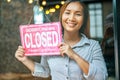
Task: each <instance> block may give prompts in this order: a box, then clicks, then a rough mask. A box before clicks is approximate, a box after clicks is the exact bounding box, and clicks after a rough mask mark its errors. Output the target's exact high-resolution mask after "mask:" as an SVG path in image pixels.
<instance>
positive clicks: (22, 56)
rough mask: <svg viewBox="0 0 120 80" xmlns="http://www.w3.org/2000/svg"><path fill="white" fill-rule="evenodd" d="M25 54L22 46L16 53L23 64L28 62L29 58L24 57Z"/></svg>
mask: <svg viewBox="0 0 120 80" xmlns="http://www.w3.org/2000/svg"><path fill="white" fill-rule="evenodd" d="M24 53H25V50H24V48H23V47H22V46H18V49H17V50H16V52H15V57H16V58H17V59H18V60H19V61H21V62H24V61H26V59H27V57H26V56H25V55H24Z"/></svg>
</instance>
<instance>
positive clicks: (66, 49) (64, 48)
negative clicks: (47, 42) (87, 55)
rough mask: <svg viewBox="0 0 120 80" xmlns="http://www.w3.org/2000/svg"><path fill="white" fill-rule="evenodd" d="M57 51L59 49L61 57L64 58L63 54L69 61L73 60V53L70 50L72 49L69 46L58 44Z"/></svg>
mask: <svg viewBox="0 0 120 80" xmlns="http://www.w3.org/2000/svg"><path fill="white" fill-rule="evenodd" d="M58 47H59V49H60V54H61V55H62V56H64V55H65V54H66V55H67V56H68V57H70V58H71V59H72V58H73V56H74V54H75V52H74V51H73V50H72V48H71V47H70V45H68V44H66V43H60V44H59V45H58Z"/></svg>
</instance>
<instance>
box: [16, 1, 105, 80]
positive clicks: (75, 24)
mask: <svg viewBox="0 0 120 80" xmlns="http://www.w3.org/2000/svg"><path fill="white" fill-rule="evenodd" d="M87 19H88V11H87V10H86V8H85V6H84V5H83V3H81V2H80V1H78V0H73V1H68V2H66V3H65V4H64V5H63V6H62V7H61V10H60V22H61V25H62V28H63V42H61V43H60V44H59V45H58V47H59V49H60V53H61V55H59V56H42V57H41V63H37V62H34V61H32V60H30V59H28V58H27V57H26V56H24V49H23V48H22V46H19V47H18V49H17V51H16V53H15V57H16V58H17V59H18V60H19V61H21V62H22V63H23V64H24V65H25V66H27V67H28V69H30V71H31V72H32V74H33V76H40V77H48V76H50V75H51V77H52V80H106V78H107V70H106V65H105V62H104V59H103V56H102V51H101V48H100V45H99V42H98V41H95V40H92V39H88V38H87V37H86V35H85V34H84V30H85V28H86V24H87Z"/></svg>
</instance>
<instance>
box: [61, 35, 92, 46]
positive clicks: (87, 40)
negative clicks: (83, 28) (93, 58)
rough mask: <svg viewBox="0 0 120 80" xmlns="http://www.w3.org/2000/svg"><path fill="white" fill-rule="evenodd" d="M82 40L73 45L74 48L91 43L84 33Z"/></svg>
mask: <svg viewBox="0 0 120 80" xmlns="http://www.w3.org/2000/svg"><path fill="white" fill-rule="evenodd" d="M81 36H82V37H81V40H80V41H79V42H78V43H77V44H75V45H74V46H72V48H74V47H80V46H83V45H85V44H88V45H89V44H90V41H89V39H88V38H87V37H86V36H85V35H84V34H83V33H81ZM62 42H64V39H63V38H62Z"/></svg>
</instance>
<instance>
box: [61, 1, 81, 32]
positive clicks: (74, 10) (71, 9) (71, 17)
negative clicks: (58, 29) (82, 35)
mask: <svg viewBox="0 0 120 80" xmlns="http://www.w3.org/2000/svg"><path fill="white" fill-rule="evenodd" d="M82 24H83V7H82V6H81V4H80V3H79V2H71V3H70V4H68V6H67V7H66V9H65V11H64V12H63V14H62V25H63V28H64V32H65V31H68V32H79V29H80V28H81V26H82Z"/></svg>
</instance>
